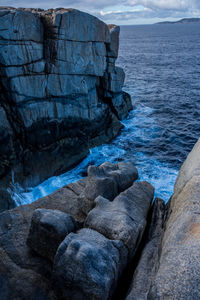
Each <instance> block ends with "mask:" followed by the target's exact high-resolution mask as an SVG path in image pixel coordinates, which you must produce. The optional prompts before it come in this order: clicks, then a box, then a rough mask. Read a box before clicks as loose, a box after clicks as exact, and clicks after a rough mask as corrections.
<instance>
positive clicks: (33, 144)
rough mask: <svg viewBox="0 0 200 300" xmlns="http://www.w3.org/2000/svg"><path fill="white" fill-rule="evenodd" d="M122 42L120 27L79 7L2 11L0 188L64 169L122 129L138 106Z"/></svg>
mask: <svg viewBox="0 0 200 300" xmlns="http://www.w3.org/2000/svg"><path fill="white" fill-rule="evenodd" d="M118 46H119V27H117V26H115V25H108V26H107V25H106V24H104V23H103V22H102V21H100V20H98V19H97V18H96V17H93V16H91V15H88V14H86V13H83V12H80V11H78V10H74V9H55V10H47V11H44V10H40V9H14V8H1V9H0V163H1V168H0V178H1V180H0V182H1V187H6V186H7V185H8V182H10V181H11V174H12V175H13V177H14V180H15V181H17V182H19V183H21V184H23V185H24V186H26V185H30V184H31V185H34V184H37V183H39V182H41V181H42V180H44V179H45V178H47V177H50V176H53V175H55V174H58V173H61V172H64V171H65V170H67V169H68V168H70V167H72V166H73V165H74V164H76V163H78V162H79V161H80V160H81V159H82V158H83V157H85V156H86V155H87V153H88V151H89V147H92V146H94V145H98V144H100V143H104V142H108V141H109V140H111V139H112V138H113V137H115V136H116V135H117V134H118V133H119V131H120V129H121V128H122V124H121V123H120V121H119V120H121V119H122V118H123V117H125V116H126V115H127V113H128V111H129V110H130V109H131V108H132V105H131V99H130V96H129V95H128V94H126V93H125V92H122V86H123V82H124V76H125V75H124V72H123V70H122V69H121V68H119V67H116V66H115V61H116V58H117V55H118ZM11 171H12V172H11Z"/></svg>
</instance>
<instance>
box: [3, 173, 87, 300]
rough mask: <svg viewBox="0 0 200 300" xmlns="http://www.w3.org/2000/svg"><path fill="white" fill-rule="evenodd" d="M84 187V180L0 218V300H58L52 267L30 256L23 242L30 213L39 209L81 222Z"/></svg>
mask: <svg viewBox="0 0 200 300" xmlns="http://www.w3.org/2000/svg"><path fill="white" fill-rule="evenodd" d="M84 187H85V179H83V180H80V181H78V182H77V183H73V184H69V185H67V186H65V187H63V188H61V189H59V190H57V191H55V192H54V193H52V194H51V195H49V196H46V197H44V198H41V199H39V200H37V201H35V202H33V203H31V204H29V205H23V206H20V207H16V208H15V209H12V210H9V211H5V212H3V213H1V214H0V298H2V299H3V300H13V299H14V300H21V299H34V300H35V299H48V300H58V298H57V296H56V295H55V293H54V289H53V286H52V282H51V276H52V263H51V262H50V261H49V260H48V259H45V258H44V257H42V256H40V255H37V254H36V253H35V252H33V251H32V250H31V249H30V248H29V247H28V246H27V243H26V240H27V237H28V235H29V229H30V226H31V219H32V216H33V213H34V211H35V210H36V209H38V208H45V209H50V210H56V209H57V210H60V211H62V212H64V213H68V214H70V215H72V216H73V217H74V218H75V219H78V220H79V221H84V219H83V216H82V214H81V213H80V212H79V211H80V206H81V203H80V202H79V201H80V200H79V194H80V193H81V191H82V189H84ZM49 243H50V244H51V242H50V241H49Z"/></svg>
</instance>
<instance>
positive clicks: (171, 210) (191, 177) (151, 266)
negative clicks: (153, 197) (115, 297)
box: [126, 139, 200, 300]
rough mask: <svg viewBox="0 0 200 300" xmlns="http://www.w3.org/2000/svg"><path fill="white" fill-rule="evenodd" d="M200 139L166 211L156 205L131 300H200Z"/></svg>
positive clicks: (128, 299)
mask: <svg viewBox="0 0 200 300" xmlns="http://www.w3.org/2000/svg"><path fill="white" fill-rule="evenodd" d="M199 157H200V139H199V140H198V142H197V143H196V145H195V146H194V148H193V150H192V151H191V152H190V154H189V155H188V157H187V159H186V161H185V162H184V164H183V165H182V167H181V169H180V172H179V175H178V178H177V180H176V183H175V187H174V194H173V196H172V197H171V199H170V201H169V203H168V204H167V206H166V207H164V204H163V203H162V201H160V200H157V201H155V204H154V210H153V214H152V219H151V222H150V229H149V232H148V234H147V238H146V240H145V243H144V248H143V250H142V253H141V256H140V259H139V262H138V265H137V268H136V270H135V271H134V275H133V279H132V284H131V287H130V289H129V292H128V295H127V298H126V299H127V300H136V299H137V300H138V299H140V300H171V299H173V300H197V299H200V290H199V284H200V261H199V255H200V251H199V249H200V211H199V208H200V159H199Z"/></svg>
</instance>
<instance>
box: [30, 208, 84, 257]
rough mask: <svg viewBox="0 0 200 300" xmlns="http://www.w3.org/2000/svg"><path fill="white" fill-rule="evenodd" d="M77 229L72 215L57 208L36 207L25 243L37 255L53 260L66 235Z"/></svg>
mask: <svg viewBox="0 0 200 300" xmlns="http://www.w3.org/2000/svg"><path fill="white" fill-rule="evenodd" d="M77 229H78V224H77V223H76V221H75V220H74V218H73V217H72V216H70V215H69V214H66V213H63V212H61V211H59V210H52V209H44V208H43V209H42V208H38V209H36V210H35V211H34V213H33V216H32V221H31V227H30V231H29V235H28V238H27V245H28V246H29V247H30V248H31V249H33V250H34V251H36V252H37V253H38V254H39V255H41V256H43V257H45V258H49V259H50V260H51V261H53V259H54V256H55V254H56V251H57V249H58V246H59V245H60V244H61V242H62V241H63V240H64V238H65V237H66V235H68V234H69V233H70V232H73V231H75V230H77Z"/></svg>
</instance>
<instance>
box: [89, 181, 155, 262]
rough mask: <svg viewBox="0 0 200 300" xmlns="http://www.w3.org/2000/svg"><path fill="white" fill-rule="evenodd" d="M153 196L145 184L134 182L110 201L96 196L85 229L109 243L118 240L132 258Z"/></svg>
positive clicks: (152, 190) (143, 228)
mask: <svg viewBox="0 0 200 300" xmlns="http://www.w3.org/2000/svg"><path fill="white" fill-rule="evenodd" d="M153 195H154V188H153V187H152V186H151V185H150V184H149V183H147V182H135V183H134V184H133V185H132V186H131V187H130V188H129V189H127V190H125V191H124V192H123V193H121V194H120V195H119V196H117V197H116V198H115V199H114V201H112V202H110V201H109V200H107V199H105V198H103V197H98V198H96V200H95V204H96V207H95V208H94V209H92V210H91V211H90V212H89V214H88V216H87V218H86V220H85V226H86V227H89V228H91V229H94V230H96V231H98V232H100V233H101V234H103V235H104V236H106V237H107V238H109V239H112V240H120V241H122V242H123V243H124V245H125V246H126V247H127V249H128V251H129V257H130V258H133V256H134V254H135V252H136V250H137V247H138V245H139V243H140V241H141V238H142V236H143V233H144V230H145V227H146V218H147V213H148V211H149V207H150V204H151V201H152V199H153Z"/></svg>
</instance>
